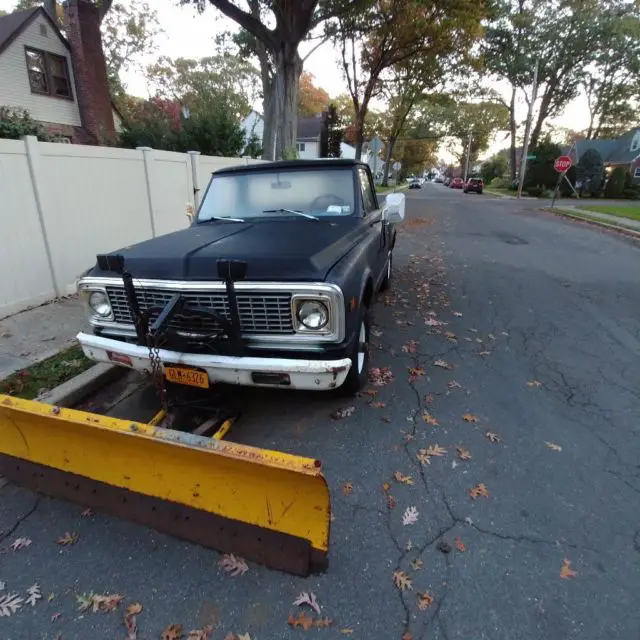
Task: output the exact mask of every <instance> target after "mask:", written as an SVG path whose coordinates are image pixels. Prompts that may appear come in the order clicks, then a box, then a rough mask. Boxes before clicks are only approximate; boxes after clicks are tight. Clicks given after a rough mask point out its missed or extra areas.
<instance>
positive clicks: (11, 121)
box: [0, 105, 51, 142]
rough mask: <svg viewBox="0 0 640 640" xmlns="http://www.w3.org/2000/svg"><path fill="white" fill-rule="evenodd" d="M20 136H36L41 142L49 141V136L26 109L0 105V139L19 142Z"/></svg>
mask: <svg viewBox="0 0 640 640" xmlns="http://www.w3.org/2000/svg"><path fill="white" fill-rule="evenodd" d="M22 136H36V137H37V138H38V140H42V141H43V142H48V141H49V140H51V136H49V134H48V133H47V132H46V131H45V130H44V129H43V127H42V125H41V124H40V123H39V122H37V121H36V120H34V119H33V118H32V117H31V115H30V114H29V112H28V111H27V110H26V109H21V108H19V107H7V106H3V105H0V138H9V139H10V140H20V138H22Z"/></svg>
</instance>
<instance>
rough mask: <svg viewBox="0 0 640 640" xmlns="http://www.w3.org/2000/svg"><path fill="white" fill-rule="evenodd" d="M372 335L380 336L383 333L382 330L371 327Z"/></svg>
mask: <svg viewBox="0 0 640 640" xmlns="http://www.w3.org/2000/svg"><path fill="white" fill-rule="evenodd" d="M371 335H372V336H374V337H376V338H379V337H380V336H381V335H382V331H379V330H378V329H371Z"/></svg>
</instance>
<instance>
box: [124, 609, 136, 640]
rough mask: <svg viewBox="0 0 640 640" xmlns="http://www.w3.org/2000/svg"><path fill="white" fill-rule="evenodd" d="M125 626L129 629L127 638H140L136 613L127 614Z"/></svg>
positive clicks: (133, 639)
mask: <svg viewBox="0 0 640 640" xmlns="http://www.w3.org/2000/svg"><path fill="white" fill-rule="evenodd" d="M124 628H125V629H126V630H127V640H138V622H137V619H136V616H135V615H133V614H131V615H129V614H127V615H125V617H124Z"/></svg>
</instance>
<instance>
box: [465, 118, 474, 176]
mask: <svg viewBox="0 0 640 640" xmlns="http://www.w3.org/2000/svg"><path fill="white" fill-rule="evenodd" d="M472 140H473V136H472V135H471V131H469V144H468V145H467V162H466V164H465V166H464V181H465V182H466V181H467V177H468V174H469V160H470V159H471V141H472Z"/></svg>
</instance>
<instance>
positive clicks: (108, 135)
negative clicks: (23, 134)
mask: <svg viewBox="0 0 640 640" xmlns="http://www.w3.org/2000/svg"><path fill="white" fill-rule="evenodd" d="M45 6H46V9H45V8H44V7H34V8H32V9H28V10H26V11H17V12H14V13H10V14H8V15H6V16H3V17H1V18H0V105H4V106H9V107H19V108H23V109H26V110H27V111H28V112H29V113H30V115H31V116H32V117H33V118H34V119H35V120H37V121H38V122H40V124H42V126H43V127H44V129H45V130H46V131H47V132H48V133H50V134H51V135H54V136H57V137H59V138H61V139H65V140H66V141H68V142H72V143H79V144H104V143H107V142H108V141H110V140H112V139H113V138H115V136H116V131H117V130H118V128H119V127H120V124H121V118H120V116H119V114H118V113H117V110H115V108H114V106H113V104H112V101H111V96H110V94H109V85H108V83H107V71H106V66H105V60H104V53H103V50H102V39H101V36H100V13H99V9H98V7H97V6H96V5H95V4H93V3H91V2H88V1H87V0H67V2H65V4H64V6H63V9H64V28H65V34H64V35H63V34H62V32H61V31H60V29H59V28H58V25H57V23H56V20H55V17H52V16H55V15H56V2H55V0H49V1H48V2H46V3H45Z"/></svg>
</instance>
